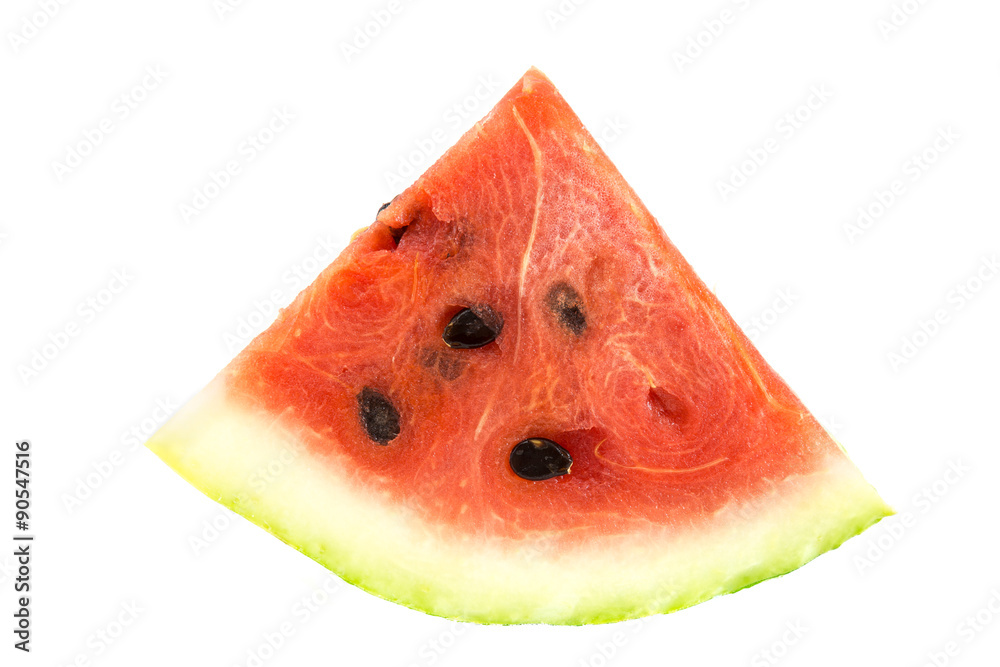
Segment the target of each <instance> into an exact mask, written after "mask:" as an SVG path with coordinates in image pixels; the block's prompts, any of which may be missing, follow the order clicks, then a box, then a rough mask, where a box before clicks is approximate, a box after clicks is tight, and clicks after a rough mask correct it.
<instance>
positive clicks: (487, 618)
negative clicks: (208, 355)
mask: <svg viewBox="0 0 1000 667" xmlns="http://www.w3.org/2000/svg"><path fill="white" fill-rule="evenodd" d="M213 384H215V383H213ZM211 388H212V385H210V386H209V388H208V389H206V390H205V392H203V393H205V394H210V396H209V398H208V401H209V402H210V401H211V400H212V399H211V392H210V391H209V390H210V389H211ZM201 398H202V397H201V395H199V397H196V399H195V400H193V401H191V403H189V404H188V405H186V406H184V408H182V410H181V411H180V412H179V413H178V414H177V415H175V417H174V418H173V419H172V420H171V422H169V423H168V424H167V425H165V426H164V427H163V429H161V431H160V432H159V433H157V434H156V435H155V436H154V437H153V438H152V439H151V440H150V442H149V443H147V446H148V447H149V448H150V449H152V450H153V451H154V452H155V453H156V454H157V455H158V456H159V457H160V458H162V459H163V460H164V462H166V463H167V464H168V465H169V466H170V467H172V468H173V469H174V470H176V471H177V472H178V473H179V474H180V475H181V476H182V477H184V478H185V479H187V480H188V481H190V482H191V483H192V484H193V485H194V486H195V487H197V488H198V489H199V490H201V491H202V492H203V493H204V494H205V495H206V496H208V497H209V498H211V499H213V500H215V501H216V502H219V503H220V504H222V505H224V506H226V507H227V508H229V509H231V510H232V511H234V512H236V513H237V514H240V515H242V516H244V517H245V518H247V519H248V520H250V521H251V522H253V523H255V524H257V525H258V526H260V527H261V528H264V529H265V530H267V531H268V532H270V533H271V534H273V535H274V536H275V537H277V538H278V539H280V540H281V541H283V542H285V543H286V544H288V545H290V546H292V547H294V548H295V549H296V550H298V551H300V552H302V553H303V554H305V555H306V556H308V557H309V558H311V559H313V560H315V561H317V562H318V563H320V564H322V565H323V566H324V567H326V568H327V569H329V570H331V571H332V572H333V573H335V574H337V575H338V576H340V577H341V578H342V579H343V580H344V581H347V582H348V583H350V584H353V585H354V586H357V587H358V588H361V589H362V590H365V591H367V592H369V593H371V594H373V595H376V596H378V597H381V598H384V599H386V600H389V601H392V602H396V603H398V604H401V605H404V606H407V607H410V608H412V609H415V610H418V611H421V612H424V613H428V614H432V615H435V616H440V617H443V618H448V619H452V620H459V621H473V622H477V623H481V624H497V625H511V624H523V623H547V624H553V625H584V624H598V623H613V622H618V621H625V620H630V619H634V618H640V617H644V616H648V615H650V614H654V613H670V612H673V611H677V610H679V609H684V608H687V607H690V606H693V605H695V604H698V603H700V602H704V601H706V600H708V599H711V598H713V597H716V596H718V595H723V594H728V593H733V592H736V591H738V590H742V589H744V588H748V587H750V586H753V585H755V584H757V583H760V582H761V581H765V580H767V579H772V578H774V577H778V576H781V575H784V574H787V573H788V572H791V571H792V570H795V569H797V568H799V567H801V566H802V565H804V564H805V563H807V562H809V561H811V560H812V559H813V558H815V557H817V556H819V555H820V554H822V553H824V552H826V551H829V550H832V549H835V548H837V547H839V546H840V545H841V544H842V543H844V542H845V541H846V540H848V539H850V538H851V537H854V536H855V535H858V534H859V533H861V532H863V531H864V530H866V529H867V528H869V527H870V526H872V525H873V524H875V523H877V522H878V521H879V520H881V519H882V518H884V517H886V516H889V515H891V514H893V513H894V512H893V511H892V509H890V508H889V507H888V506H887V505H885V503H884V502H883V501H882V500H881V498H879V497H878V495H877V494H876V493H875V491H874V489H871V487H868V486H867V484H865V483H864V482H863V480H860V473H857V478H858V480H860V483H859V482H857V481H850V482H845V485H844V490H845V491H846V490H848V488H849V487H848V486H847V484H848V483H849V484H851V485H853V486H852V487H851V489H852V490H853V491H854V493H855V495H854V496H846V497H845V498H843V501H844V502H843V505H844V506H843V508H842V509H843V510H844V511H843V512H841V513H840V514H841V515H842V517H843V520H842V521H839V522H837V521H833V522H832V524H830V523H829V522H828V525H827V528H828V529H827V530H826V531H825V532H823V533H821V534H819V535H816V536H814V538H815V539H814V540H813V541H807V542H806V544H805V548H803V545H802V544H799V545H790V546H789V547H788V548H787V549H785V550H783V552H782V551H778V550H773V549H772V550H770V551H768V552H767V554H766V555H767V558H766V559H765V560H760V561H758V562H757V563H756V564H755V565H754V566H753V567H752V568H749V569H747V570H745V571H744V572H742V573H741V576H739V577H738V578H735V579H734V578H729V579H727V581H726V582H725V583H721V582H719V581H715V582H711V581H709V582H706V584H707V585H705V586H703V587H699V586H686V590H687V594H686V595H685V596H683V597H682V598H681V599H675V600H674V601H672V602H671V603H669V604H666V605H664V604H657V603H658V599H657V598H656V596H655V589H654V588H652V587H651V589H650V591H651V592H653V593H654V595H653V596H651V597H649V598H648V599H645V600H634V599H632V598H629V600H628V601H629V602H631V604H622V601H621V600H619V601H618V602H617V603H614V602H612V603H611V604H608V605H606V606H603V607H601V608H592V607H586V606H585V607H583V608H581V609H576V610H574V613H571V614H567V615H562V616H560V615H556V616H544V617H540V618H539V617H534V616H533V615H532V612H531V611H527V612H526V611H524V610H521V609H518V608H508V607H509V605H505V604H504V603H503V601H497V600H495V596H494V594H493V593H491V592H490V591H488V590H487V589H486V588H481V589H477V592H481V593H484V595H483V596H482V598H481V599H480V600H469V601H468V602H470V603H476V602H486V603H489V602H491V601H492V602H493V603H492V604H486V605H485V608H484V610H483V611H470V610H469V609H468V608H466V609H465V610H464V611H461V612H459V611H456V610H455V609H451V610H450V611H449V610H445V609H442V608H441V607H442V605H441V604H439V601H438V597H439V596H438V595H437V594H436V593H437V590H436V589H435V588H434V587H433V585H431V586H423V587H422V586H421V585H420V584H419V583H418V582H417V581H415V580H414V579H415V577H409V576H407V573H405V572H397V573H395V576H394V575H393V573H387V572H384V571H377V572H376V573H375V575H374V576H367V577H366V576H358V575H354V574H352V573H350V572H348V570H350V569H351V567H350V566H351V564H352V561H351V558H350V556H351V552H350V551H349V550H345V549H344V548H341V549H339V550H331V549H329V548H325V547H324V546H323V545H321V544H319V539H322V538H324V537H327V536H323V535H318V538H319V539H316V537H314V536H310V535H308V534H307V531H306V530H303V531H302V533H301V535H298V536H297V531H296V530H295V529H294V528H293V527H290V526H289V525H287V522H282V521H281V520H280V519H277V516H278V515H280V514H281V508H280V507H279V506H276V505H274V504H271V505H270V506H269V505H268V504H267V502H266V500H265V501H264V502H262V500H261V499H260V498H254V497H253V495H254V494H253V493H252V492H250V490H249V489H248V488H247V487H246V485H243V488H242V489H241V488H240V483H239V481H238V478H237V481H236V482H235V483H233V484H223V483H221V482H223V478H225V477H229V476H228V475H226V474H225V473H222V474H220V471H219V470H218V469H215V470H212V469H211V466H212V465H213V464H214V463H215V462H213V461H212V460H211V456H212V454H213V453H212V452H210V453H209V455H208V456H203V453H204V451H205V447H204V445H205V442H206V440H205V439H203V438H202V437H200V436H201V434H202V433H201V432H202V430H203V429H202V427H204V426H205V425H206V424H208V423H211V420H214V419H215V418H216V416H217V414H218V412H219V411H218V410H215V411H212V410H207V409H205V408H211V407H212V405H211V403H209V404H207V405H204V404H203V403H204V400H199V399H201ZM199 404H203V405H199ZM223 410H225V408H223ZM252 428H253V427H252V426H248V427H247V429H248V433H249V432H253V431H252ZM241 430H242V429H241ZM178 431H179V433H177V432H178ZM184 432H187V433H188V434H190V433H192V432H195V433H198V435H194V436H193V437H189V438H185V437H184ZM257 432H259V430H258V431H257ZM838 445H839V443H838ZM843 459H844V463H845V464H846V465H848V466H850V467H851V468H852V469H854V468H853V465H852V464H850V462H849V459H847V457H846V455H845V456H844V457H843ZM237 466H238V464H237ZM854 470H855V471H856V469H854ZM228 471H229V467H228V466H227V467H226V472H228ZM234 474H235V473H234ZM230 481H232V478H230ZM333 482H334V483H336V480H333ZM225 486H231V487H233V488H231V489H230V490H229V491H226V490H223V489H224V487H225ZM837 488H838V489H839V486H838V487H837ZM859 489H860V490H859ZM864 489H867V490H868V491H870V493H868V491H865V490H864ZM845 495H846V494H845ZM780 500H783V499H779V501H780ZM848 500H849V501H851V503H850V504H848V503H847V501H848ZM828 509H829V508H828ZM830 511H831V512H832V513H836V509H834V510H830ZM824 516H825V513H824V514H817V518H823V517H824ZM806 518H808V517H806ZM828 518H829V517H828ZM269 519H270V520H269ZM745 528H746V529H747V530H748V531H753V530H754V529H755V528H767V525H766V523H755V522H753V521H749V520H748V521H746V524H745ZM333 537H334V538H336V536H333ZM300 538H301V539H300ZM390 546H391V545H390ZM666 546H668V547H670V546H673V545H670V544H668V545H666ZM795 546H798V548H797V549H796V548H794V547H795ZM362 555H364V554H363V553H362ZM419 574H422V575H423V577H424V578H425V579H426V578H428V576H429V577H430V579H431V582H430V583H431V584H433V573H431V574H430V575H428V573H427V572H422V573H419ZM447 574H448V570H447V568H446V567H445V566H442V576H445V575H447ZM722 574H725V572H723V573H722ZM681 581H682V583H690V582H685V581H683V580H681ZM598 586H599V583H598ZM495 592H496V593H498V594H499V595H501V596H503V595H504V593H505V591H504V590H502V589H498V590H496V591H495ZM445 602H446V604H445V606H447V601H445ZM498 602H499V603H498ZM476 606H477V607H479V605H476Z"/></svg>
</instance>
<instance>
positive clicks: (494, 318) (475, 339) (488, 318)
mask: <svg viewBox="0 0 1000 667" xmlns="http://www.w3.org/2000/svg"><path fill="white" fill-rule="evenodd" d="M476 311H478V312H476ZM502 328H503V320H502V319H501V318H500V316H499V315H497V313H496V312H494V311H493V309H492V308H490V307H489V306H479V307H477V308H476V309H475V310H473V309H472V308H463V309H462V310H460V311H458V313H456V314H455V316H454V317H452V318H451V321H450V322H448V325H447V326H446V327H445V328H444V333H443V334H441V338H443V339H444V344H445V345H447V346H448V347H452V348H455V349H459V350H471V349H474V348H477V347H483V346H484V345H489V344H490V343H492V342H493V341H494V340H496V338H497V336H499V335H500V330H501V329H502Z"/></svg>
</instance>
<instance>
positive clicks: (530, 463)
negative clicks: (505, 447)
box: [510, 438, 573, 482]
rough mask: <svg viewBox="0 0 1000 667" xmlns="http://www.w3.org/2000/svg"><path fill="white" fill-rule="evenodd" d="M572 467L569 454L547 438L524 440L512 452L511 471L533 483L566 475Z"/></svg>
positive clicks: (571, 459) (571, 458)
mask: <svg viewBox="0 0 1000 667" xmlns="http://www.w3.org/2000/svg"><path fill="white" fill-rule="evenodd" d="M572 465H573V457H571V456H570V455H569V452H567V451H566V450H565V449H563V448H562V447H560V446H559V445H557V444H556V443H554V442H552V441H551V440H549V439H547V438H528V439H527V440H522V441H521V442H519V443H517V445H515V446H514V449H512V450H511V451H510V468H511V470H513V471H514V474H516V475H517V476H518V477H520V478H522V479H526V480H529V481H532V482H540V481H542V480H544V479H551V478H552V477H558V476H560V475H565V474H567V473H568V472H569V469H570V466H572Z"/></svg>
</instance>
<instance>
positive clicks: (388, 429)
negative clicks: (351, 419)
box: [358, 387, 399, 445]
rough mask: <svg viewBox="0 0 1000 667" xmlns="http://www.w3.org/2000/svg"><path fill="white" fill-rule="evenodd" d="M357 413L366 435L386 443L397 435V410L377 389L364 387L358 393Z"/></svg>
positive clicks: (377, 441)
mask: <svg viewBox="0 0 1000 667" xmlns="http://www.w3.org/2000/svg"><path fill="white" fill-rule="evenodd" d="M358 414H359V416H360V417H361V425H362V426H363V427H364V429H365V433H367V434H368V437H369V438H371V439H372V440H373V441H375V442H376V443H378V444H380V445H388V444H389V442H390V441H392V440H394V439H395V438H396V436H398V435H399V412H398V411H397V410H396V408H395V406H394V405H393V404H392V402H391V401H390V400H389V399H388V398H386V397H385V396H384V395H383V394H382V393H380V392H379V391H377V390H375V389H372V388H371V387H365V388H364V389H362V390H361V393H359V394H358Z"/></svg>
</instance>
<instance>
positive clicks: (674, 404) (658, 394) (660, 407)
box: [649, 387, 688, 426]
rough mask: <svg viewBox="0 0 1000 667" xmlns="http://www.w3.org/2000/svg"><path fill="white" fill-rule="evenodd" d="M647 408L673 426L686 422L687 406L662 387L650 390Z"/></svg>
mask: <svg viewBox="0 0 1000 667" xmlns="http://www.w3.org/2000/svg"><path fill="white" fill-rule="evenodd" d="M649 407H650V408H651V409H652V410H653V412H654V413H656V414H658V415H660V416H661V417H662V418H663V419H665V420H666V421H667V422H669V423H670V424H673V425H674V426H681V425H682V424H683V423H684V422H685V421H687V416H688V408H687V405H685V403H684V401H682V400H681V399H680V398H678V397H677V396H676V395H675V394H673V393H672V392H670V391H668V390H666V389H664V388H662V387H652V388H650V390H649Z"/></svg>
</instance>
